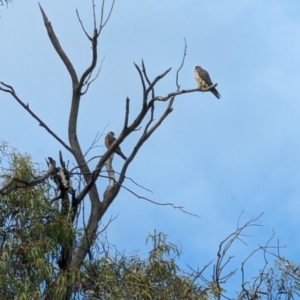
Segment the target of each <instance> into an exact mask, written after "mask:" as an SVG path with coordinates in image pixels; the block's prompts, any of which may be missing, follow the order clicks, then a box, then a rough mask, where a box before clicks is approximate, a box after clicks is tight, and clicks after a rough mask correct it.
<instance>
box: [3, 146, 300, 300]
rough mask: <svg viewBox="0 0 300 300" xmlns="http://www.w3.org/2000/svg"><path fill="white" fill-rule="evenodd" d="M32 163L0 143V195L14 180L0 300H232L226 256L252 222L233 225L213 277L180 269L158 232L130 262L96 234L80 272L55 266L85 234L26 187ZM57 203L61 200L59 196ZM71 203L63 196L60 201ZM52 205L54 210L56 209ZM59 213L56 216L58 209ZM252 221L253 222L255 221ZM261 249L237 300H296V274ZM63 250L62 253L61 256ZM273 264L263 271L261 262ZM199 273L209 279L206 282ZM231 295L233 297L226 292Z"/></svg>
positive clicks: (6, 210) (49, 193) (44, 186)
mask: <svg viewBox="0 0 300 300" xmlns="http://www.w3.org/2000/svg"><path fill="white" fill-rule="evenodd" d="M40 175H41V174H40V172H39V169H38V165H35V164H33V163H32V161H31V158H30V156H29V155H22V154H20V153H18V152H17V151H16V150H15V149H12V148H9V147H8V146H7V145H6V144H2V145H0V181H1V182H0V184H1V186H0V190H1V187H2V186H4V185H5V184H7V182H10V181H11V178H17V179H18V180H16V181H13V182H12V184H14V186H13V187H14V189H12V190H11V192H10V193H9V194H7V195H6V194H4V195H2V194H0V299H1V300H2V299H3V300H15V299H18V300H19V299H28V300H29V299H30V300H35V299H36V300H40V299H45V300H46V299H47V300H50V299H51V300H52V299H55V300H60V299H64V300H68V299H85V300H88V299H101V300H110V299H111V300H140V299H141V300H161V299H170V300H175V299H176V300H177V299H182V300H208V299H223V298H227V299H232V297H231V295H230V292H229V293H228V292H227V291H226V290H225V284H226V283H227V280H228V279H229V278H230V277H232V276H233V275H235V272H236V271H231V272H229V274H227V275H223V270H224V267H225V266H226V267H227V266H228V263H229V261H230V257H229V258H228V253H227V251H228V250H229V248H230V247H231V245H232V243H233V242H234V241H235V240H237V239H239V238H240V235H241V233H242V230H244V229H246V228H247V227H249V226H251V225H252V223H253V220H252V221H251V220H250V221H249V222H247V223H246V224H245V225H242V226H241V227H239V228H238V229H237V230H236V231H235V232H233V233H232V234H230V235H229V236H228V237H227V238H226V239H225V240H224V241H223V242H221V243H220V246H219V252H218V255H217V259H216V261H215V265H214V266H212V267H213V268H212V271H211V274H210V272H209V270H208V268H207V267H208V266H210V264H207V265H206V266H204V267H203V268H202V269H201V270H193V269H190V270H189V271H186V270H183V269H182V268H180V267H179V265H178V260H179V257H180V254H181V251H180V249H179V248H178V246H177V245H175V244H173V243H170V242H169V241H168V240H167V236H166V235H164V234H163V233H158V234H157V233H154V234H152V235H151V234H150V235H149V236H148V238H147V241H146V242H147V243H149V244H151V249H150V251H149V255H148V257H146V258H144V259H142V258H141V257H140V256H138V255H134V256H128V255H125V254H121V253H120V252H118V251H117V250H116V252H115V253H112V250H111V249H112V247H111V245H109V244H108V242H107V240H106V239H105V240H104V241H103V240H100V238H101V236H100V237H98V239H97V240H96V241H95V243H94V245H93V246H92V247H91V248H90V249H89V250H90V251H89V260H85V261H84V262H83V264H82V265H81V267H80V268H79V269H78V268H74V267H69V266H68V267H66V268H65V267H61V265H60V263H59V262H60V259H61V256H63V255H64V254H66V256H65V257H67V258H68V257H69V256H68V255H69V254H70V253H71V255H72V252H75V251H76V249H78V248H77V247H78V246H77V244H78V241H79V240H80V239H81V238H82V236H83V234H84V230H85V229H84V228H76V226H75V225H73V223H72V221H71V220H70V218H69V217H66V214H65V212H63V209H62V206H63V204H62V202H61V204H60V206H59V204H58V202H54V201H50V200H49V199H53V197H55V192H54V188H52V187H51V185H50V184H49V182H47V181H44V182H42V183H39V184H38V185H36V186H34V187H31V186H29V185H28V184H26V182H29V181H31V180H32V179H34V178H37V177H39V176H40ZM58 199H59V198H58ZM63 200H64V201H69V200H68V197H66V198H64V199H63ZM56 204H57V205H56ZM59 208H61V210H59ZM254 221H256V219H254ZM270 249H272V247H269V246H268V244H266V245H265V246H264V247H262V246H260V247H259V250H260V251H261V252H262V254H263V257H264V263H263V266H262V270H260V271H259V272H258V275H257V276H255V277H252V279H250V280H247V279H246V276H245V272H244V266H245V264H246V262H247V261H248V260H249V259H250V258H251V257H252V255H254V253H257V251H256V250H254V251H253V252H252V254H250V255H249V256H248V257H247V258H246V259H245V261H244V262H242V266H243V268H242V271H241V275H242V276H241V278H242V280H241V282H238V285H237V286H238V289H240V290H239V291H237V292H236V293H235V295H237V296H236V299H238V300H242V299H262V300H264V299H265V300H269V299H275V300H279V299H287V300H289V299H293V298H295V297H296V296H298V297H300V294H299V290H300V289H299V287H300V271H299V270H300V268H299V266H298V265H297V264H295V263H291V262H289V261H288V260H286V259H284V258H282V257H281V256H279V255H277V254H272V253H270V252H269V250H270ZM64 252H65V253H64ZM268 255H271V257H272V258H274V257H275V258H276V261H275V264H274V266H272V267H269V265H268V260H267V256H268ZM204 271H205V273H206V274H208V276H206V277H205V276H204V275H203V274H204ZM231 293H232V291H231Z"/></svg>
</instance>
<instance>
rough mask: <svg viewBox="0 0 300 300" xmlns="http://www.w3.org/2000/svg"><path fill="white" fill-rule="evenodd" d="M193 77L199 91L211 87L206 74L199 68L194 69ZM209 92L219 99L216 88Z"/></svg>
mask: <svg viewBox="0 0 300 300" xmlns="http://www.w3.org/2000/svg"><path fill="white" fill-rule="evenodd" d="M194 75H195V79H196V81H197V83H198V85H199V88H200V89H205V88H208V87H209V86H212V85H213V83H212V81H211V79H210V77H209V74H208V72H207V71H205V70H204V69H202V68H201V67H199V66H196V67H195V70H194ZM210 92H212V93H213V94H214V95H215V96H216V97H217V98H218V99H220V98H221V95H220V94H219V92H218V91H217V89H216V88H212V89H211V90H210Z"/></svg>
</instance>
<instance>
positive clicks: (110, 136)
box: [104, 131, 127, 160]
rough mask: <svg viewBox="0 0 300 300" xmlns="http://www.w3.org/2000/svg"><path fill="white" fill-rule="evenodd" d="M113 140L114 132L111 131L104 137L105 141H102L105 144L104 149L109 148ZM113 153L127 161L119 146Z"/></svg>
mask: <svg viewBox="0 0 300 300" xmlns="http://www.w3.org/2000/svg"><path fill="white" fill-rule="evenodd" d="M115 140H116V138H115V134H114V132H112V131H110V132H108V133H107V135H106V136H105V139H104V143H105V146H106V148H107V149H109V148H110V146H111V145H112V144H113V143H114V141H115ZM115 153H117V154H118V155H120V156H121V157H122V158H123V159H124V160H126V159H127V157H126V156H125V155H124V154H123V153H122V151H121V148H120V146H118V147H117V148H116V149H115Z"/></svg>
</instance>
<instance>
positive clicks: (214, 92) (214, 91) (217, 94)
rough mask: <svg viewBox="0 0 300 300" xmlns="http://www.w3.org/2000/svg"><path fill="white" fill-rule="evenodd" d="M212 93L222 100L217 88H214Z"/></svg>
mask: <svg viewBox="0 0 300 300" xmlns="http://www.w3.org/2000/svg"><path fill="white" fill-rule="evenodd" d="M210 91H211V92H212V93H213V94H214V95H215V96H216V97H217V98H218V99H220V98H221V95H220V93H219V92H218V91H217V89H216V88H213V89H211V90H210Z"/></svg>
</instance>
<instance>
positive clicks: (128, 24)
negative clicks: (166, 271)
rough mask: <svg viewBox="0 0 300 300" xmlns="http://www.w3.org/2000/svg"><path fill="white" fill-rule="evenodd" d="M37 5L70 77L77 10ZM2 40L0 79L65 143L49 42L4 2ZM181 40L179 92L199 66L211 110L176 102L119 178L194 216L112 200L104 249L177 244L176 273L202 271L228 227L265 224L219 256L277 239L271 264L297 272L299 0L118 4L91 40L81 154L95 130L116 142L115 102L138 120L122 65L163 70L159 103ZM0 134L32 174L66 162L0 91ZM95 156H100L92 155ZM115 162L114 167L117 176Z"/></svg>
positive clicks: (82, 54)
mask: <svg viewBox="0 0 300 300" xmlns="http://www.w3.org/2000/svg"><path fill="white" fill-rule="evenodd" d="M40 3H41V5H42V6H43V8H44V10H45V12H46V14H47V15H48V18H49V20H50V21H51V23H52V25H53V27H54V29H55V31H56V34H57V36H58V37H59V39H60V42H61V45H62V46H63V48H64V49H65V51H66V53H67V54H68V55H69V57H70V59H71V61H72V62H73V64H74V66H75V68H76V70H77V71H78V72H79V73H82V71H83V70H84V69H85V68H86V67H87V65H88V64H89V63H90V60H91V56H90V54H91V53H90V52H91V51H90V45H89V42H88V41H87V39H86V38H85V36H84V34H83V32H82V30H81V28H80V25H79V23H78V21H77V18H76V13H75V9H76V8H78V9H79V12H80V14H81V16H82V19H83V22H84V24H86V26H87V28H88V29H89V30H91V28H92V14H91V5H90V3H89V1H78V0H76V1H75V0H72V1H71V0H69V1H49V0H41V1H40ZM97 7H98V8H100V5H98V6H97ZM90 32H91V31H90ZM0 36H1V47H0V81H4V82H6V83H8V84H10V85H13V86H14V88H15V90H16V92H17V93H18V95H19V97H20V98H21V99H22V100H23V101H24V102H26V103H29V104H30V107H31V109H32V110H33V111H34V112H35V113H36V114H37V115H38V116H39V117H40V118H41V119H43V120H44V121H45V122H46V123H47V124H48V125H49V126H50V128H51V129H53V130H54V131H55V132H56V133H57V134H58V135H59V136H60V137H61V138H63V139H65V140H66V141H67V122H68V114H69V105H70V100H71V99H70V95H71V84H70V78H69V75H68V73H67V71H66V69H65V67H64V65H63V64H62V62H61V61H60V59H59V57H58V55H57V54H56V52H55V51H54V49H53V48H52V46H51V44H50V41H49V39H48V36H47V33H46V30H45V28H44V25H43V21H42V17H41V14H40V11H39V8H38V3H37V2H36V1H34V0H28V1H20V0H15V1H14V3H13V4H11V5H9V8H8V9H6V8H1V18H0ZM184 38H186V41H187V47H188V48H187V56H186V61H185V65H184V67H183V69H182V71H181V73H180V78H179V79H180V84H181V87H182V88H185V89H188V88H195V87H196V82H195V80H194V76H193V69H194V67H195V66H196V65H200V66H202V67H203V68H204V69H206V70H208V71H209V73H210V76H211V79H212V81H213V82H217V83H218V87H217V89H218V91H219V92H220V94H221V95H222V99H221V100H217V99H216V98H215V97H214V96H213V95H212V94H211V93H192V94H188V95H183V96H180V97H178V98H176V101H175V103H174V111H173V113H172V114H170V116H169V117H168V119H167V120H166V121H165V122H164V123H163V124H162V126H161V127H160V128H159V130H158V131H157V132H156V133H155V134H154V136H153V137H152V138H151V139H150V140H149V141H147V143H146V144H145V145H144V147H143V148H142V149H141V151H140V152H139V153H138V155H137V157H136V158H135V160H134V161H133V163H132V164H131V165H130V167H129V170H128V173H127V175H128V176H129V177H131V178H132V179H134V180H135V181H137V182H138V183H139V184H141V185H143V186H145V187H147V188H149V189H150V190H152V191H153V193H148V192H146V191H144V190H142V189H140V188H138V187H135V186H133V185H132V184H131V183H130V182H126V184H125V185H126V186H128V187H130V188H132V189H133V190H134V191H135V192H136V193H138V194H140V195H142V196H145V197H148V198H150V199H152V200H154V201H158V202H162V203H163V202H172V203H174V204H175V205H178V206H184V207H185V209H186V210H187V211H189V212H192V213H194V214H197V215H199V216H201V218H200V219H198V218H195V217H191V216H189V215H187V214H183V213H182V212H180V211H179V210H174V209H173V208H171V207H161V206H156V205H153V204H150V203H148V202H146V201H144V200H139V199H137V198H136V197H134V196H133V195H131V194H130V193H128V192H126V191H122V192H121V193H120V195H119V197H118V198H117V199H116V201H115V202H114V203H113V204H112V206H111V207H110V209H109V211H108V213H107V215H106V218H105V220H104V222H105V221H107V220H108V219H109V217H110V216H111V215H113V216H116V215H117V214H118V217H117V219H116V220H115V221H114V222H113V223H112V224H111V225H110V227H109V229H108V238H109V240H110V242H112V243H113V244H116V245H117V247H118V248H119V249H126V250H127V251H128V252H129V253H133V251H135V250H141V254H143V255H144V254H146V253H147V251H148V250H147V249H148V248H145V239H146V236H147V233H148V232H153V230H154V229H156V230H157V231H163V232H165V233H166V234H168V235H169V239H170V241H172V242H180V243H181V246H182V250H183V255H182V259H181V263H182V264H185V263H188V264H190V265H194V266H196V265H199V267H201V266H203V265H204V264H206V263H207V262H208V261H210V260H211V259H213V258H215V257H216V252H217V250H218V245H219V242H220V241H221V240H222V239H223V238H225V237H226V236H227V235H228V234H229V233H231V232H232V231H233V230H234V229H235V228H236V223H237V220H238V217H239V215H240V214H241V213H242V211H244V214H243V216H242V221H247V220H248V219H250V218H252V217H256V216H258V215H259V214H260V213H262V212H263V213H264V215H263V216H262V218H261V219H260V222H259V223H260V224H262V225H263V227H259V228H255V229H254V230H250V231H249V232H248V233H249V235H251V237H250V238H246V240H247V242H248V246H245V245H244V244H242V243H237V244H236V247H235V248H234V249H233V252H232V253H231V254H237V253H239V254H241V255H242V257H245V256H246V255H248V254H249V253H250V252H251V250H252V249H253V248H254V247H256V246H257V245H258V244H262V243H264V242H265V241H266V240H267V239H268V238H269V237H270V236H271V234H272V229H274V230H275V233H276V236H275V239H274V244H276V241H277V239H279V240H280V242H281V244H283V245H286V246H287V248H286V249H285V250H284V251H283V252H282V253H283V254H284V255H285V256H286V257H288V258H290V259H292V260H294V261H296V262H297V261H298V262H299V260H298V254H299V245H300V244H299V243H300V236H299V225H300V218H299V211H300V202H299V199H300V185H299V181H300V168H299V166H300V155H299V153H300V141H299V132H300V124H299V116H300V103H299V100H300V96H299V80H300V58H299V57H300V56H299V53H300V3H299V0H294V1H293V0H290V1H279V0H264V1H261V0H248V1H247V0H243V1H241V0H231V1H217V0H211V1H203V0H184V1H183V0H182V1H162V0H143V1H140V0H126V1H121V0H117V1H116V4H115V8H114V10H113V14H112V17H111V19H110V21H109V23H108V25H107V27H106V28H105V29H104V31H103V35H102V36H101V38H100V41H99V57H100V60H102V58H104V56H105V60H104V63H103V66H102V70H101V73H100V75H99V77H98V79H97V81H96V82H95V83H94V84H93V85H92V87H91V88H90V92H89V93H88V94H87V95H86V96H85V97H84V98H83V99H82V103H81V112H80V117H79V138H80V141H81V142H82V145H83V148H84V149H87V148H88V147H89V145H90V143H91V142H92V141H93V139H94V137H95V135H96V133H97V132H98V131H100V132H102V131H103V130H105V132H107V131H110V130H112V131H114V132H116V134H118V133H119V132H120V130H121V128H122V125H123V118H124V104H125V99H126V97H127V96H128V97H129V98H130V99H131V115H130V116H131V120H132V119H133V118H134V116H135V113H136V112H137V111H138V109H139V108H140V105H141V84H140V81H139V77H138V74H137V72H136V70H135V68H134V66H133V62H136V63H140V62H141V59H144V61H145V64H146V67H147V70H148V74H149V76H150V78H154V77H155V76H156V75H158V74H159V73H161V72H163V71H165V70H166V69H167V68H169V67H172V72H171V73H170V74H169V75H168V76H167V77H166V78H165V80H164V81H161V83H160V84H159V85H158V88H157V90H156V91H157V94H159V95H162V96H163V95H165V94H166V93H168V92H171V91H174V90H176V86H175V75H176V68H177V67H178V66H179V65H180V62H181V59H182V54H183V49H184ZM157 106H158V107H159V105H157ZM161 106H163V105H161ZM0 124H1V131H0V132H1V135H0V139H2V140H4V141H8V142H9V143H10V145H11V146H14V147H16V148H18V149H19V150H20V151H21V152H27V153H30V154H31V155H32V157H33V160H34V161H37V162H41V163H43V162H44V158H46V157H48V156H51V157H53V158H54V159H56V160H58V150H63V154H64V157H65V158H66V159H71V157H70V156H69V153H67V152H66V151H65V150H64V149H63V148H62V147H61V145H59V144H58V143H57V142H56V141H55V140H54V139H53V138H52V137H50V136H49V135H48V134H47V132H46V131H45V130H44V129H43V128H41V127H39V126H38V124H37V122H36V121H35V120H33V119H32V118H31V117H30V115H29V114H28V113H27V112H26V111H25V110H24V109H23V108H21V107H20V106H19V105H18V103H16V102H15V101H14V100H13V98H11V97H10V96H9V95H7V94H3V93H0ZM137 136H138V133H137V134H136V135H134V134H133V136H132V137H129V138H128V139H126V140H125V141H124V142H123V144H122V145H121V147H122V150H123V152H124V153H125V154H126V155H129V153H130V151H132V149H133V146H134V142H135V141H136V138H137ZM99 146H103V142H102V140H101V142H99ZM103 152H104V148H102V147H99V148H96V150H95V151H94V152H93V153H92V154H93V155H96V154H101V153H103ZM71 163H73V161H71ZM121 163H122V161H121V159H120V158H119V157H115V159H114V165H115V168H116V169H117V170H120V168H121ZM44 168H46V167H45V166H44ZM105 184H106V182H105V181H104V182H102V183H100V186H105ZM85 201H86V203H88V200H87V199H86V200H85ZM234 252H235V253H234ZM238 261H239V256H238V257H237V258H236V262H238ZM237 288H238V287H237Z"/></svg>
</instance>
